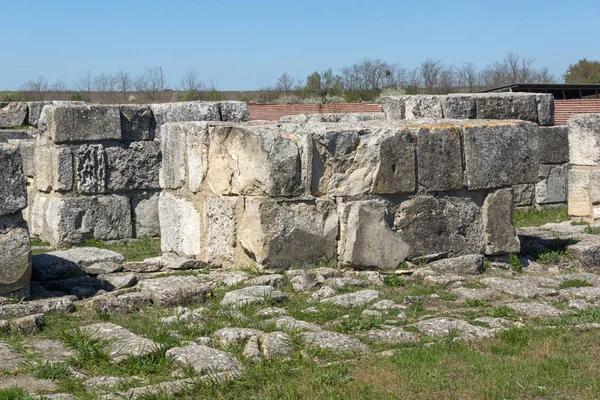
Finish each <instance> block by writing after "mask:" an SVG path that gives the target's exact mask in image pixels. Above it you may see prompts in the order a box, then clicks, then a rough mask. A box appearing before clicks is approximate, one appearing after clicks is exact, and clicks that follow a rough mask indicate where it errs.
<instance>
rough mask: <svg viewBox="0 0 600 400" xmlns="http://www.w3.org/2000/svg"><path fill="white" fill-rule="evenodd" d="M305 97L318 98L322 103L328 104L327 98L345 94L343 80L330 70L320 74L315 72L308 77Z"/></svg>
mask: <svg viewBox="0 0 600 400" xmlns="http://www.w3.org/2000/svg"><path fill="white" fill-rule="evenodd" d="M303 92H304V97H318V98H319V99H320V100H321V103H323V104H325V103H327V98H328V97H331V96H341V95H342V94H343V93H344V88H343V86H342V78H341V77H340V76H339V75H335V74H334V73H333V71H332V70H331V68H330V69H328V70H326V71H323V72H321V73H318V72H317V71H315V72H313V73H312V74H310V75H309V76H307V77H306V86H304V90H303Z"/></svg>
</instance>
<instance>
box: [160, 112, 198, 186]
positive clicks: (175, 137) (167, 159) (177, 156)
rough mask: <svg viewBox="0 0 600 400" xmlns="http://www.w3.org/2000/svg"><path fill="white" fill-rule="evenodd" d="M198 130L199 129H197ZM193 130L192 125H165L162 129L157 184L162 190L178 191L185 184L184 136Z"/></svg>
mask: <svg viewBox="0 0 600 400" xmlns="http://www.w3.org/2000/svg"><path fill="white" fill-rule="evenodd" d="M198 129H200V127H198ZM193 130H194V125H192V124H189V123H187V124H165V125H164V126H163V127H162V137H161V140H160V152H161V154H162V163H161V165H160V170H159V183H160V187H161V188H163V189H179V188H180V187H182V186H183V185H184V183H185V177H186V173H185V163H186V162H185V153H186V136H187V133H188V132H189V131H193Z"/></svg>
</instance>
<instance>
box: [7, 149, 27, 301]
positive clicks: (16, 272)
mask: <svg viewBox="0 0 600 400" xmlns="http://www.w3.org/2000/svg"><path fill="white" fill-rule="evenodd" d="M26 205H27V197H26V191H25V176H24V174H23V168H22V160H21V153H20V151H19V148H18V147H17V146H14V145H10V144H0V296H6V295H8V294H13V295H15V296H26V295H27V292H28V284H29V280H30V278H31V247H30V244H29V232H28V230H27V225H26V224H25V221H24V220H23V216H22V212H21V210H23V209H24V208H25V206H26Z"/></svg>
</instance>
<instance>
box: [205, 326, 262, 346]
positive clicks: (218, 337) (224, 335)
mask: <svg viewBox="0 0 600 400" xmlns="http://www.w3.org/2000/svg"><path fill="white" fill-rule="evenodd" d="M262 333H263V332H262V331H259V330H258V329H250V328H222V329H219V330H218V331H216V332H215V333H213V337H212V339H213V343H214V344H215V346H218V347H226V346H232V345H237V344H243V343H244V342H245V341H246V340H247V339H248V338H250V337H252V336H259V335H261V334H262Z"/></svg>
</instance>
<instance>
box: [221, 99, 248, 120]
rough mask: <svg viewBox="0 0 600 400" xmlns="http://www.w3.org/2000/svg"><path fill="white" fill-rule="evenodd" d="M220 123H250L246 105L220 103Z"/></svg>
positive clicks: (241, 103)
mask: <svg viewBox="0 0 600 400" xmlns="http://www.w3.org/2000/svg"><path fill="white" fill-rule="evenodd" d="M219 106H220V107H221V121H226V122H247V121H250V110H249V109H248V104H246V103H244V102H243V101H222V102H220V103H219Z"/></svg>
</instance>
